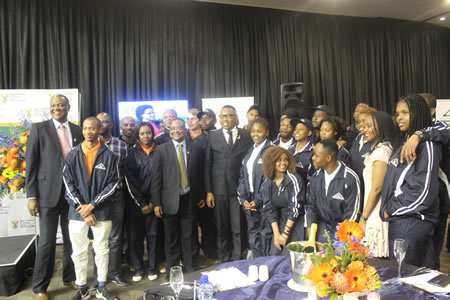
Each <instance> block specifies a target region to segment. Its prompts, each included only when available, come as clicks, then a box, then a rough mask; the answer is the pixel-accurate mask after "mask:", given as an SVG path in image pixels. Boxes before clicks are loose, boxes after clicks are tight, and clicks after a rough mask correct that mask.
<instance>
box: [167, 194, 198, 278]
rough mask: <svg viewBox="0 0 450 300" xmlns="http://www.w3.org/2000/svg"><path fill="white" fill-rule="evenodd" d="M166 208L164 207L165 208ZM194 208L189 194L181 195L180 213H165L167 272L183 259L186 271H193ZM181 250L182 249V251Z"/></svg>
mask: <svg viewBox="0 0 450 300" xmlns="http://www.w3.org/2000/svg"><path fill="white" fill-rule="evenodd" d="M163 209H164V208H163ZM193 217H194V216H193V209H192V205H191V201H190V199H189V194H187V195H182V196H180V205H179V208H178V213H176V214H174V215H169V214H166V213H165V214H164V215H163V223H164V246H165V247H164V249H165V252H166V269H167V274H169V272H170V268H171V267H173V266H177V265H179V260H180V259H182V260H183V264H184V267H185V269H186V272H192V271H193V267H192V238H193V236H192V227H193V226H192V222H193ZM180 250H181V251H180Z"/></svg>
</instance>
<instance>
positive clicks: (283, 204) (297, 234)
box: [259, 146, 306, 255]
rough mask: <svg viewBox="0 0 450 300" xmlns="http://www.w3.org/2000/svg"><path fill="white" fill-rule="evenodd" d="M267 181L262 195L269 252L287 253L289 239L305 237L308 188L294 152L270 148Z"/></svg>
mask: <svg viewBox="0 0 450 300" xmlns="http://www.w3.org/2000/svg"><path fill="white" fill-rule="evenodd" d="M263 172H264V177H265V178H266V180H265V181H264V183H263V187H262V190H261V193H260V194H259V196H260V197H261V198H262V203H263V205H264V206H263V214H264V217H265V219H266V222H267V224H266V226H270V227H269V228H271V229H272V233H273V234H272V237H271V238H270V244H269V243H268V241H269V240H266V247H267V248H268V249H269V251H268V253H269V255H280V254H283V255H286V254H287V250H285V249H283V248H284V247H285V246H286V244H287V243H289V242H290V241H302V240H304V239H305V227H304V218H303V216H304V214H305V212H304V203H305V191H306V187H305V185H304V183H303V179H302V178H301V177H300V176H299V175H298V174H297V173H296V167H295V160H294V157H293V156H292V153H291V152H290V151H288V150H286V149H283V148H281V147H279V146H274V147H272V148H270V149H269V150H267V152H266V154H265V155H264V158H263Z"/></svg>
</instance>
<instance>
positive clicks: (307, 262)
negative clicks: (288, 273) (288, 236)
mask: <svg viewBox="0 0 450 300" xmlns="http://www.w3.org/2000/svg"><path fill="white" fill-rule="evenodd" d="M306 243H307V241H300V242H292V243H289V244H287V246H286V247H287V249H288V250H289V257H290V259H291V269H292V280H294V282H295V283H296V284H297V285H299V286H311V285H312V282H311V281H310V280H302V279H301V278H302V277H303V276H305V275H306V273H307V272H308V270H309V268H310V267H311V264H312V262H311V255H312V254H315V253H317V252H314V253H303V252H297V251H292V250H291V247H290V246H293V245H301V246H303V247H305V245H306ZM325 247H326V245H325V244H322V243H319V242H316V251H321V250H323V249H325Z"/></svg>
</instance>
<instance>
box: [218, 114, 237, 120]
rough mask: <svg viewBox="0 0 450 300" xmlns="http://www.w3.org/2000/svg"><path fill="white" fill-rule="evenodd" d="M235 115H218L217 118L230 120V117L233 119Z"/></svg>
mask: <svg viewBox="0 0 450 300" xmlns="http://www.w3.org/2000/svg"><path fill="white" fill-rule="evenodd" d="M235 115H236V114H226V115H219V118H221V119H231V118H232V117H234V116H235Z"/></svg>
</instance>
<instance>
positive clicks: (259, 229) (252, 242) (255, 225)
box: [244, 208, 264, 257]
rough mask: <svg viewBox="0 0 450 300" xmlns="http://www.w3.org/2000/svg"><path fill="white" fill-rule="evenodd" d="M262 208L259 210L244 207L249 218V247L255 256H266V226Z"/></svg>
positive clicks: (246, 216) (247, 218)
mask: <svg viewBox="0 0 450 300" xmlns="http://www.w3.org/2000/svg"><path fill="white" fill-rule="evenodd" d="M261 209H262V208H259V210H258V211H250V210H248V209H244V213H245V218H246V220H247V234H248V249H249V250H251V251H252V252H253V255H254V257H259V256H264V246H263V245H264V241H263V233H264V228H263V221H262V213H261Z"/></svg>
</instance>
